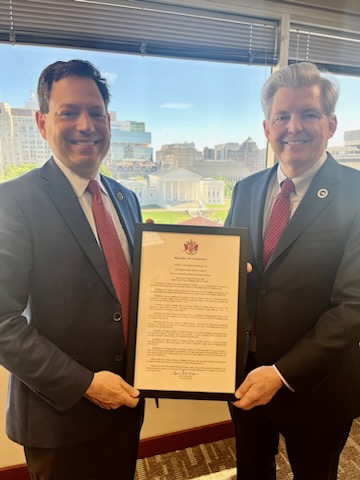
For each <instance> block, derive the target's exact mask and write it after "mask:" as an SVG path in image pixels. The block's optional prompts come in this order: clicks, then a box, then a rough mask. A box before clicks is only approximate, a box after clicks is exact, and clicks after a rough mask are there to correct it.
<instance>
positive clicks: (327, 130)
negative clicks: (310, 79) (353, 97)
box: [264, 85, 337, 178]
mask: <svg viewBox="0 0 360 480" xmlns="http://www.w3.org/2000/svg"><path fill="white" fill-rule="evenodd" d="M336 125H337V121H336V117H335V115H334V116H333V117H332V118H331V119H329V118H328V117H327V116H326V114H325V112H324V108H323V105H322V101H321V92H320V87H319V86H318V85H311V86H307V87H298V88H286V87H282V88H279V90H277V92H276V93H275V95H274V99H273V104H272V107H271V111H270V115H269V119H268V120H265V121H264V131H265V135H266V138H267V139H268V141H269V143H270V145H271V146H272V149H273V150H274V153H275V155H276V157H277V159H278V160H279V163H280V165H281V168H282V170H283V171H284V173H285V174H286V175H287V176H288V177H290V178H292V177H296V176H299V175H301V174H302V173H303V172H305V171H306V170H307V169H308V168H310V167H311V166H312V165H314V163H315V162H317V161H318V160H319V159H320V157H321V155H322V154H323V153H324V151H325V149H326V145H327V142H328V139H329V138H331V137H332V136H333V135H334V133H335V130H336Z"/></svg>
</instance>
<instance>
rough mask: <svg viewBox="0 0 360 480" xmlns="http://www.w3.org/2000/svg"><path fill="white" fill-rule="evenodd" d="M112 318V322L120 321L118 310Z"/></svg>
mask: <svg viewBox="0 0 360 480" xmlns="http://www.w3.org/2000/svg"><path fill="white" fill-rule="evenodd" d="M113 320H114V322H120V320H121V313H120V312H115V313H114V315H113Z"/></svg>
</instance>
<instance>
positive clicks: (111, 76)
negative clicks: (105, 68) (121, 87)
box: [101, 72, 118, 85]
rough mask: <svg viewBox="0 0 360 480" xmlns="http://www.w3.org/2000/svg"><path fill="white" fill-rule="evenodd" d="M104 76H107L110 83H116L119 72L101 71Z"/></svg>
mask: <svg viewBox="0 0 360 480" xmlns="http://www.w3.org/2000/svg"><path fill="white" fill-rule="evenodd" d="M101 74H102V76H103V77H105V78H106V80H107V81H108V83H109V85H114V83H115V82H116V79H117V77H118V74H117V73H108V72H101Z"/></svg>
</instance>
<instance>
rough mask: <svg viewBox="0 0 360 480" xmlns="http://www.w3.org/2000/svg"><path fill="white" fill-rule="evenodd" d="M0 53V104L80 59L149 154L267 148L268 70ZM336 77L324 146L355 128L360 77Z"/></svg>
mask: <svg viewBox="0 0 360 480" xmlns="http://www.w3.org/2000/svg"><path fill="white" fill-rule="evenodd" d="M0 56H1V57H4V64H6V65H7V66H8V67H7V69H6V71H5V69H4V70H3V71H2V72H0V102H6V103H9V104H10V105H11V106H12V107H13V108H24V106H25V103H26V101H27V100H28V98H29V94H30V91H31V90H35V89H36V83H37V79H38V76H39V74H40V72H41V70H42V69H43V68H44V67H45V66H46V65H48V64H49V63H52V62H54V61H56V60H60V59H61V60H65V61H66V60H69V59H71V58H83V59H86V60H89V61H91V62H92V63H94V65H95V66H96V67H97V68H99V70H100V71H101V73H102V74H103V75H104V76H106V78H107V79H108V81H109V84H110V88H111V93H112V98H111V102H110V105H109V110H110V111H116V113H117V119H118V120H125V121H140V122H145V124H146V130H147V131H149V132H151V135H152V144H151V146H152V147H153V149H154V152H156V151H157V150H160V149H161V146H162V145H165V144H173V143H184V142H187V143H191V142H193V143H194V144H195V147H196V149H197V150H200V151H203V149H204V148H205V147H209V148H213V147H214V146H215V145H217V144H224V143H233V142H237V143H240V144H241V143H243V142H244V141H245V140H246V139H247V138H248V137H251V138H252V139H253V140H254V141H255V142H256V144H257V145H258V147H259V148H260V149H263V148H266V139H265V137H264V134H263V129H262V121H263V114H262V111H261V108H260V89H261V86H262V84H263V83H264V81H265V80H266V78H267V76H268V75H269V74H270V67H258V66H252V67H249V66H245V65H237V64H225V63H220V62H200V61H192V60H175V59H165V58H155V57H139V56H135V55H124V54H115V53H108V52H94V51H91V52H89V51H85V50H83V51H81V50H74V49H64V48H51V47H30V46H8V45H0ZM9 78H11V82H9ZM337 78H338V79H339V82H340V87H341V94H340V101H339V104H338V109H337V116H338V131H337V133H336V134H335V136H334V138H333V139H332V140H331V142H329V146H331V145H340V144H342V143H343V135H344V132H345V131H349V130H357V129H360V118H359V114H358V105H359V102H360V88H359V84H360V79H358V78H349V77H340V76H338V77H337Z"/></svg>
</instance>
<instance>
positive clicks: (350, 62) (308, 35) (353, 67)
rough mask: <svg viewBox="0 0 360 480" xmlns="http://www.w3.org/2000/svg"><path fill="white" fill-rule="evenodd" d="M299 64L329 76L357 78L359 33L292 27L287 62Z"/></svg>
mask: <svg viewBox="0 0 360 480" xmlns="http://www.w3.org/2000/svg"><path fill="white" fill-rule="evenodd" d="M301 61H309V62H313V63H315V64H317V65H318V66H319V67H322V68H325V69H326V70H328V71H330V72H333V73H340V74H341V73H342V74H346V75H356V76H360V34H359V33H352V32H345V31H337V30H330V29H322V28H316V27H313V26H311V27H308V26H304V25H300V24H292V25H291V26H290V43H289V63H294V62H301Z"/></svg>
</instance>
